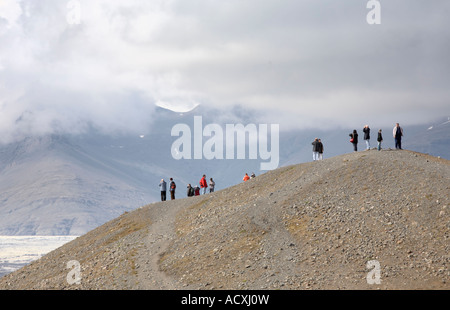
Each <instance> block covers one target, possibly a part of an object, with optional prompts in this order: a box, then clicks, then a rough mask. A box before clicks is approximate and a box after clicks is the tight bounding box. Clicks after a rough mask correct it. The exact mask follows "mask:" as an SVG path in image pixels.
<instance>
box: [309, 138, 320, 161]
mask: <svg viewBox="0 0 450 310" xmlns="http://www.w3.org/2000/svg"><path fill="white" fill-rule="evenodd" d="M311 144H312V146H313V149H312V152H313V161H316V160H318V159H319V139H318V138H315V139H314V141H313V142H312V143H311Z"/></svg>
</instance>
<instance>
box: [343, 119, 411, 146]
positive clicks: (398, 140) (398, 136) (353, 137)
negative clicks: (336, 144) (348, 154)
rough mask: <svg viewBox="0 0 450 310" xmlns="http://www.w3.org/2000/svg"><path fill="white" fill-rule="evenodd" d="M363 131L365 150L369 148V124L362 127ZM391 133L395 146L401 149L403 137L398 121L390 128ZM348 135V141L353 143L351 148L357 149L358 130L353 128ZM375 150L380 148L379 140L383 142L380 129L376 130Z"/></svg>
mask: <svg viewBox="0 0 450 310" xmlns="http://www.w3.org/2000/svg"><path fill="white" fill-rule="evenodd" d="M363 133H364V141H365V142H366V150H370V127H369V125H366V126H364V128H363ZM392 135H393V136H394V140H395V148H396V149H399V150H401V149H402V137H403V128H402V127H400V124H399V123H396V124H395V127H394V129H393V130H392ZM349 136H350V142H351V143H352V144H353V150H354V151H355V152H357V151H358V132H357V131H356V129H355V130H353V132H352V133H351V134H349ZM377 142H378V146H377V150H378V151H380V150H381V142H383V134H382V130H381V129H380V130H378V137H377Z"/></svg>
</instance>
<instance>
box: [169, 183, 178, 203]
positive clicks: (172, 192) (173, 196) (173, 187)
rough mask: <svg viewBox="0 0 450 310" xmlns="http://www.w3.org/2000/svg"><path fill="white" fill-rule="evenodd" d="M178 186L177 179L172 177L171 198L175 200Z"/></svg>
mask: <svg viewBox="0 0 450 310" xmlns="http://www.w3.org/2000/svg"><path fill="white" fill-rule="evenodd" d="M176 188H177V185H176V184H175V181H174V180H173V178H170V188H169V191H170V199H171V200H174V199H175V189H176Z"/></svg>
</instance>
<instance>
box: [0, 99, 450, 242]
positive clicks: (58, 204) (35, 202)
mask: <svg viewBox="0 0 450 310" xmlns="http://www.w3.org/2000/svg"><path fill="white" fill-rule="evenodd" d="M155 113H156V114H157V115H156V117H155V121H154V122H153V124H152V125H151V127H150V128H149V129H148V130H147V132H142V133H140V134H126V133H115V134H106V133H102V132H100V131H98V130H94V129H92V130H90V131H88V132H85V133H83V134H76V135H74V134H52V135H47V136H37V137H33V136H30V137H24V138H23V139H21V140H18V141H15V142H12V143H9V144H6V145H2V146H0V214H1V216H0V235H74V236H77V235H81V234H83V233H86V232H87V231H89V230H91V229H93V228H95V227H98V226H99V225H102V224H103V223H105V222H107V221H109V220H111V219H113V218H115V217H117V216H119V215H120V214H122V213H124V212H127V211H130V210H133V209H136V208H138V207H140V206H142V205H145V204H148V203H151V202H155V201H158V200H160V194H159V187H158V184H159V181H160V180H161V179H162V178H164V179H165V180H166V181H168V179H169V178H170V177H173V178H174V180H175V182H176V184H177V190H176V197H177V198H181V197H186V186H187V184H189V183H190V184H192V185H197V184H198V182H199V180H200V178H201V177H202V175H203V174H205V175H206V177H207V179H208V180H209V178H210V177H212V178H213V179H214V180H215V182H216V189H219V190H220V189H223V188H226V187H230V186H232V185H235V184H237V183H240V182H241V181H242V177H243V176H244V174H245V173H249V174H250V173H251V172H255V173H256V174H257V175H259V174H261V173H264V172H265V171H261V170H260V165H261V163H262V162H267V160H263V159H262V156H261V153H259V156H258V157H257V158H256V159H251V157H250V144H251V142H250V140H251V138H248V139H247V141H246V143H247V144H246V145H245V146H244V148H245V156H244V159H234V160H232V159H229V158H228V159H227V158H225V156H224V158H223V159H210V160H208V159H205V158H204V156H203V159H194V156H192V157H191V159H179V160H177V159H175V158H174V156H173V146H174V142H175V141H176V140H177V139H179V138H180V136H175V135H174V136H173V135H172V134H171V133H172V129H173V128H174V126H176V125H177V124H186V125H187V127H188V128H190V129H191V131H192V132H191V134H192V136H191V139H189V140H190V141H192V145H191V147H192V154H193V155H194V152H195V151H194V147H195V143H196V141H195V134H196V133H195V132H194V131H195V128H196V127H195V126H197V125H198V124H197V125H196V124H195V122H194V118H195V116H198V115H201V116H202V121H203V123H202V128H203V129H204V128H206V126H207V125H208V124H216V125H219V127H220V128H223V130H224V131H225V129H226V128H227V127H226V125H227V124H243V125H244V126H246V125H247V124H250V123H252V122H256V120H255V119H254V118H252V116H251V115H250V114H249V113H246V112H245V111H239V113H236V112H235V111H234V112H232V113H230V115H228V116H224V115H218V113H217V111H212V110H206V109H200V107H197V108H196V109H194V110H192V111H190V112H187V113H177V112H173V111H170V110H166V109H162V108H158V109H157V110H156V112H155ZM244 120H245V121H244ZM449 127H450V121H449V119H442V120H438V121H437V122H436V123H435V124H427V125H421V126H411V127H408V128H405V137H404V140H403V141H404V142H403V147H404V148H406V149H410V150H414V151H418V152H422V153H428V154H430V155H434V156H440V157H442V158H446V159H449V158H450V130H449V129H450V128H449ZM256 128H257V129H258V127H256ZM216 129H217V127H216ZM361 129H362V128H361ZM352 130H353V128H348V129H342V128H341V129H337V130H312V129H311V130H288V131H285V130H284V129H283V128H282V127H280V131H279V154H275V153H274V152H272V154H271V155H272V157H274V156H275V155H279V156H278V157H279V158H278V162H279V167H282V166H286V165H290V164H297V163H302V162H309V161H311V160H312V152H311V151H312V146H311V142H312V141H313V140H314V138H315V137H319V138H321V139H322V141H323V143H324V146H325V152H324V155H325V158H329V157H333V156H337V155H341V154H345V153H349V152H352V146H351V145H350V143H349V142H348V134H349V133H350V132H351V131H352ZM372 130H373V134H372V146H373V147H374V146H376V141H375V140H376V132H377V131H378V128H377V129H375V128H374V129H372ZM358 131H360V130H358ZM391 132H392V128H385V129H383V133H384V135H385V136H384V139H385V141H384V142H383V147H384V148H393V146H394V142H393V139H392V134H391ZM203 133H204V132H203ZM216 134H217V133H216ZM270 134H272V137H273V135H274V134H275V133H274V132H270ZM197 135H198V133H197ZM259 135H260V136H263V134H262V132H261V131H259ZM197 137H198V136H197ZM236 137H237V135H236ZM202 138H203V140H202V143H205V142H206V141H208V139H210V138H209V137H208V136H205V135H203V137H202ZM267 140H268V141H270V139H269V133H268V134H267ZM210 141H211V140H210ZM362 142H363V141H361V142H360V148H361V149H364V147H365V146H363V143H362ZM259 143H261V140H259ZM183 147H186V145H183ZM217 147H218V146H217V145H215V148H211V150H212V151H218V150H217ZM238 148H239V147H238V144H237V143H236V144H235V145H234V152H235V153H237V149H238ZM269 150H272V151H274V150H273V149H272V148H271V145H270V143H268V147H267V151H269ZM177 151H178V150H177ZM180 151H186V150H182V149H180ZM218 153H220V152H218ZM223 154H226V152H225V150H223ZM203 155H204V154H203ZM257 155H258V153H257ZM236 156H237V155H236ZM235 158H236V157H235ZM253 158H254V157H253Z"/></svg>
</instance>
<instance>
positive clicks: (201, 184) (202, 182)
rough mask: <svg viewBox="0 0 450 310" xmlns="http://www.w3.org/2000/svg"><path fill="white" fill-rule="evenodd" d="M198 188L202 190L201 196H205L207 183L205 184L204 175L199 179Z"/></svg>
mask: <svg viewBox="0 0 450 310" xmlns="http://www.w3.org/2000/svg"><path fill="white" fill-rule="evenodd" d="M200 188H203V195H205V194H206V189H207V188H208V183H207V182H206V175H203V177H202V178H201V179H200Z"/></svg>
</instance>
